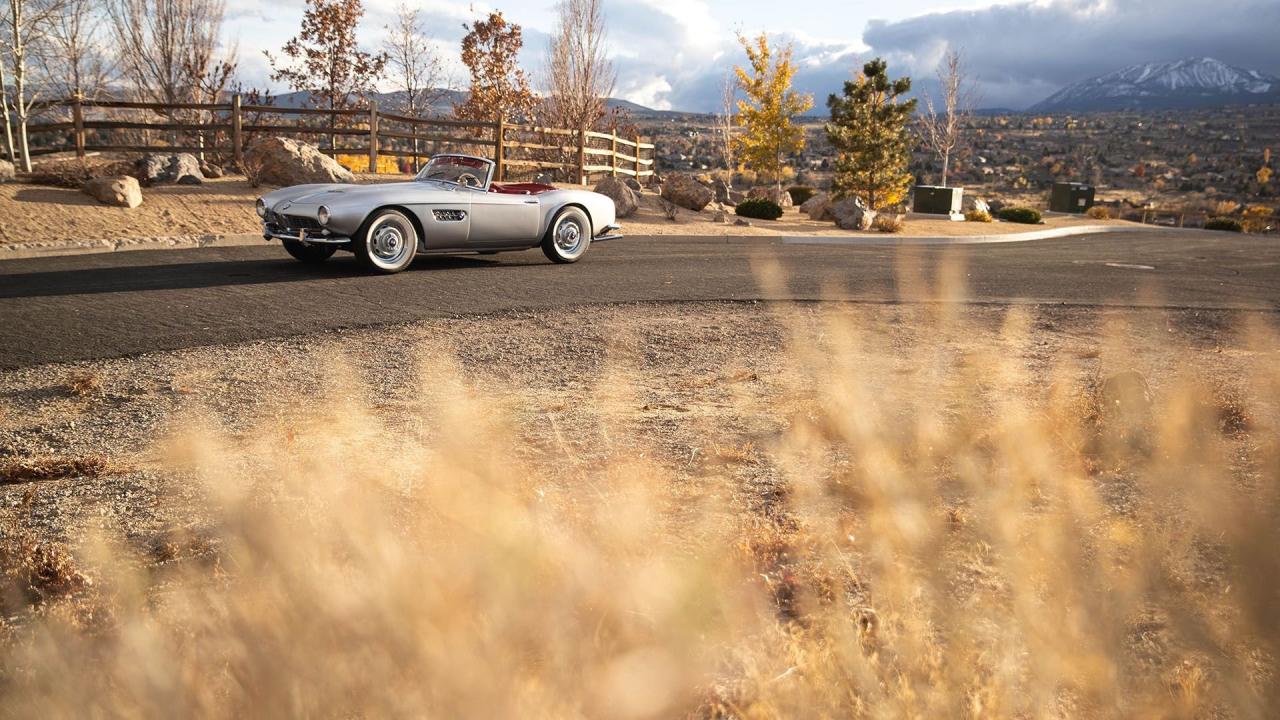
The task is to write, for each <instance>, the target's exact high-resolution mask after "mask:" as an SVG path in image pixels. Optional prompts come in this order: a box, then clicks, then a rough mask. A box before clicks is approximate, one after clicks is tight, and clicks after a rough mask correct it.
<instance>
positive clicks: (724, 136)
mask: <svg viewBox="0 0 1280 720" xmlns="http://www.w3.org/2000/svg"><path fill="white" fill-rule="evenodd" d="M737 107H738V81H737V79H736V78H735V77H734V76H733V72H732V71H731V72H729V73H727V74H726V75H725V76H724V85H723V86H722V87H721V88H720V112H719V113H718V114H717V115H716V134H717V136H718V139H719V141H720V155H721V157H722V158H723V159H724V166H725V167H726V168H728V169H729V178H730V179H729V182H730V184H732V181H733V171H734V170H735V165H734V153H733V127H734V125H733V112H734V110H736V109H737Z"/></svg>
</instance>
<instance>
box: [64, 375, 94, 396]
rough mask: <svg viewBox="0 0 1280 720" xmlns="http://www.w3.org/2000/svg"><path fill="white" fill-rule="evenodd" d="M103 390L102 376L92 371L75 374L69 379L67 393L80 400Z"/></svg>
mask: <svg viewBox="0 0 1280 720" xmlns="http://www.w3.org/2000/svg"><path fill="white" fill-rule="evenodd" d="M101 390H102V376H101V375H99V374H98V373H95V372H91V371H83V372H74V373H72V374H71V375H70V376H69V377H68V378H67V393H68V394H70V395H74V396H75V397H79V398H86V397H89V396H91V395H96V394H97V393H98V392H99V391H101Z"/></svg>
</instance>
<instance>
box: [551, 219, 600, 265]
mask: <svg viewBox="0 0 1280 720" xmlns="http://www.w3.org/2000/svg"><path fill="white" fill-rule="evenodd" d="M590 245H591V220H590V219H589V218H588V217H587V214H586V213H585V212H583V211H582V209H581V208H576V207H567V208H565V209H563V210H561V211H560V212H559V213H557V214H556V217H555V219H554V220H552V221H551V227H549V228H547V235H546V237H544V238H543V239H542V253H543V254H544V255H546V256H547V259H548V260H550V261H552V262H557V263H571V262H577V261H578V258H580V257H582V254H583V253H585V252H586V251H587V247H589V246H590Z"/></svg>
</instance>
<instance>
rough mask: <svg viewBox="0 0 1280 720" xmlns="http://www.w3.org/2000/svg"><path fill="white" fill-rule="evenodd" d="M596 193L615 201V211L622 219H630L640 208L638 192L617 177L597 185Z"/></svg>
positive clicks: (609, 178) (607, 178)
mask: <svg viewBox="0 0 1280 720" xmlns="http://www.w3.org/2000/svg"><path fill="white" fill-rule="evenodd" d="M595 191H596V192H598V193H600V194H601V195H604V196H605V197H607V198H609V199H610V200H612V201H613V208H614V211H615V212H616V213H617V216H618V217H620V218H624V217H630V216H631V215H632V214H633V213H635V211H636V208H639V207H640V198H639V197H638V196H637V195H636V191H635V190H632V189H631V188H629V187H627V184H626V183H625V182H623V181H621V180H619V179H618V178H616V177H606V178H605V179H603V180H601V181H600V182H599V183H597V184H596V189H595Z"/></svg>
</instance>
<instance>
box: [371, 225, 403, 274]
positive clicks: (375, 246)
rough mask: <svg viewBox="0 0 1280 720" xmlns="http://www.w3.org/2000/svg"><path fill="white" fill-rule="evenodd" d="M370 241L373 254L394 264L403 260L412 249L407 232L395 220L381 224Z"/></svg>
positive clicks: (383, 260)
mask: <svg viewBox="0 0 1280 720" xmlns="http://www.w3.org/2000/svg"><path fill="white" fill-rule="evenodd" d="M369 241H370V246H371V247H370V248H369V249H370V250H371V251H372V252H373V255H374V256H375V257H376V258H377V259H378V260H380V261H382V262H385V263H388V264H392V265H394V264H396V263H398V262H400V261H401V260H403V259H404V257H405V255H407V254H408V253H409V250H410V248H409V242H408V239H407V233H406V232H405V231H404V230H403V229H402V228H400V227H399V226H398V225H397V224H396V223H395V222H393V221H388V222H385V223H383V224H382V225H379V226H378V227H377V228H376V229H375V230H374V231H373V236H372V237H371V238H370V239H369Z"/></svg>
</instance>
